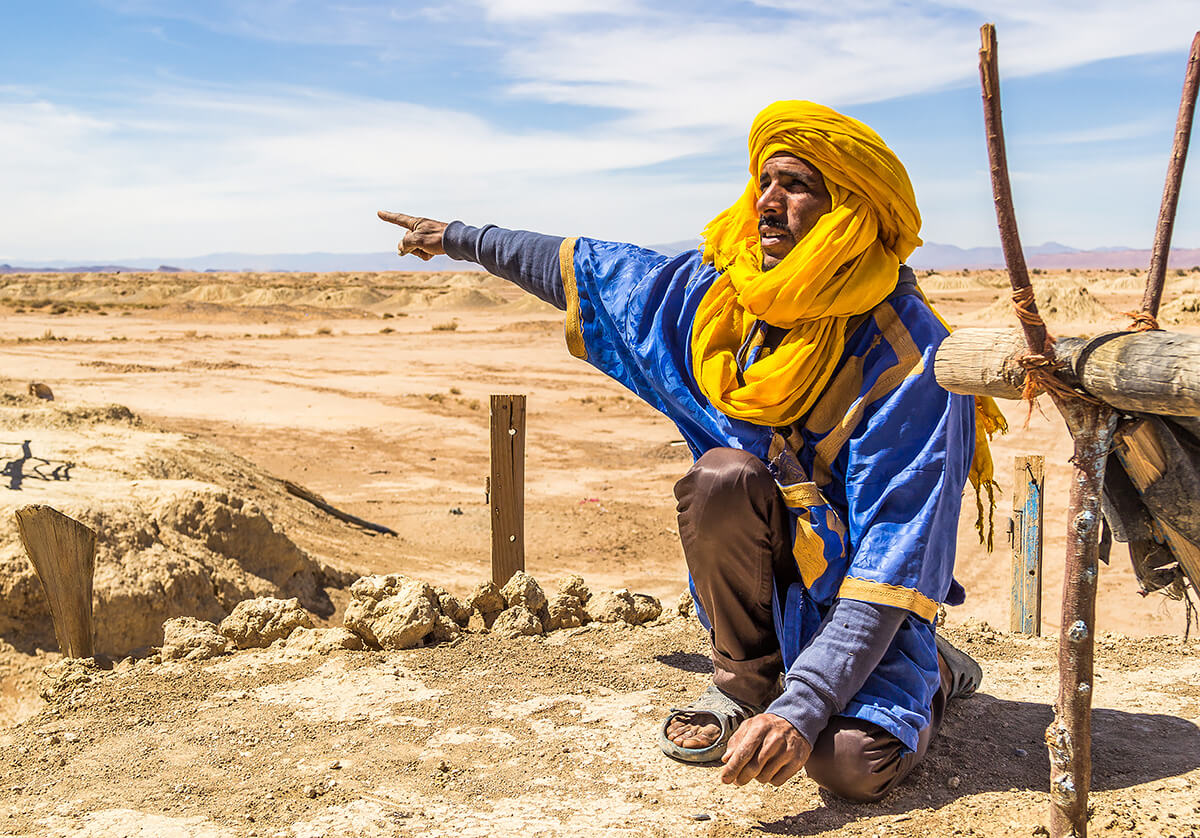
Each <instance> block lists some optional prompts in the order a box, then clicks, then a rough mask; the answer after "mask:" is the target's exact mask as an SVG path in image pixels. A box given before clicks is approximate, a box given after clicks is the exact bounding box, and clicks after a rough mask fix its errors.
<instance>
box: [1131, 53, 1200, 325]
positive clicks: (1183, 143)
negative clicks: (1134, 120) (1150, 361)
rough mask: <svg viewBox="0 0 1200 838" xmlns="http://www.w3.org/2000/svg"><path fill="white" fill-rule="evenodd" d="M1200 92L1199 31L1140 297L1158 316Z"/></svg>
mask: <svg viewBox="0 0 1200 838" xmlns="http://www.w3.org/2000/svg"><path fill="white" fill-rule="evenodd" d="M1198 90H1200V32H1197V33H1196V36H1195V37H1194V38H1193V39H1192V51H1191V52H1190V53H1189V54H1188V65H1187V72H1185V73H1184V77H1183V96H1182V97H1181V98H1180V100H1179V117H1178V118H1177V119H1176V122H1175V140H1174V142H1173V143H1172V144H1171V160H1170V162H1169V163H1168V164H1167V181H1166V184H1165V185H1164V186H1163V196H1162V205H1161V206H1160V208H1159V211H1158V226H1157V227H1156V228H1155V231H1154V249H1153V250H1152V251H1151V252H1150V272H1149V273H1148V274H1147V276H1146V293H1145V294H1144V295H1143V296H1142V311H1144V312H1146V313H1147V314H1149V315H1150V316H1151V317H1157V316H1158V304H1159V303H1160V302H1161V301H1162V292H1163V281H1164V279H1165V278H1166V275H1167V261H1168V259H1169V258H1170V255H1171V232H1172V230H1174V228H1175V208H1176V206H1178V204H1179V186H1180V183H1181V182H1182V181H1183V164H1184V163H1186V162H1187V153H1188V142H1189V140H1190V139H1191V136H1192V116H1193V115H1194V114H1195V112H1196V94H1197V91H1198Z"/></svg>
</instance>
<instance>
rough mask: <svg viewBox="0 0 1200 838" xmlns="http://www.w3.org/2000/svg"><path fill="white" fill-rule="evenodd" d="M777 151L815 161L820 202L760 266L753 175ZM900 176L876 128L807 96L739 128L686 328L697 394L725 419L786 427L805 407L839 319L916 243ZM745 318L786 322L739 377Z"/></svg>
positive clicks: (831, 350) (827, 370)
mask: <svg viewBox="0 0 1200 838" xmlns="http://www.w3.org/2000/svg"><path fill="white" fill-rule="evenodd" d="M781 151H782V152H786V153H788V154H792V155H795V156H796V157H800V158H802V159H804V160H806V161H807V162H808V163H809V164H811V165H813V166H815V167H816V168H817V170H818V171H820V173H821V175H822V176H823V177H824V179H825V186H826V188H827V189H828V190H829V194H830V197H831V199H832V207H831V209H830V211H829V212H827V213H825V214H824V215H822V216H821V217H820V218H819V219H818V220H817V222H816V224H815V225H814V226H813V228H812V230H810V231H809V232H808V234H807V235H806V236H805V237H804V238H803V239H801V240H800V241H799V242H797V243H796V245H795V247H793V248H792V251H791V253H789V254H788V255H787V256H786V257H785V258H784V259H783V261H781V262H780V263H779V264H778V265H776V266H775V267H774V268H773V269H771V270H769V271H764V270H763V269H762V250H761V248H760V245H759V239H758V210H757V209H756V207H755V205H756V203H757V202H758V199H759V197H760V195H761V192H760V190H759V186H758V179H759V174H760V173H761V172H762V167H763V164H764V163H765V162H766V161H767V158H769V157H771V156H772V155H773V154H776V153H778V152H781ZM920 228H921V214H920V212H919V211H918V210H917V202H916V198H915V197H914V196H913V190H912V184H910V183H909V180H908V174H907V173H906V172H905V171H904V166H903V165H902V164H901V163H900V161H899V160H898V159H896V155H895V154H893V153H892V150H891V149H890V148H888V147H887V145H886V144H884V142H883V140H882V139H880V137H879V135H878V134H876V133H875V132H874V131H872V130H871V129H870V128H868V127H867V126H866V125H863V124H862V123H861V122H859V121H858V120H856V119H851V118H850V117H848V116H843V115H842V114H839V113H838V112H837V111H834V110H832V109H830V108H827V107H825V106H824V105H816V104H813V103H812V102H776V103H775V104H773V105H770V106H769V107H767V108H766V109H765V110H764V111H763V112H762V113H760V114H759V115H758V116H757V117H756V118H755V120H754V125H753V127H752V128H751V129H750V182H749V183H748V184H747V185H746V190H745V192H743V193H742V197H741V198H739V199H738V200H737V203H735V204H734V205H733V206H731V207H730V208H729V209H727V210H725V211H724V212H723V213H721V214H720V215H718V216H717V217H716V218H714V219H713V220H712V221H710V222H709V224H708V226H707V227H706V228H705V229H704V241H705V247H704V256H705V259H706V260H708V261H709V262H711V263H713V265H715V267H716V268H717V270H719V271H721V276H720V277H719V278H718V279H717V280H716V281H715V282H714V283H713V285H712V287H711V288H710V289H709V290H708V292H707V293H706V294H705V296H704V299H703V300H702V301H701V303H700V307H699V309H698V310H697V312H696V322H695V325H694V326H693V329H692V347H691V349H692V366H693V369H694V370H695V375H696V382H697V384H698V385H699V386H700V389H701V391H702V392H703V393H704V395H705V396H707V397H708V399H709V401H711V402H712V403H713V404H714V405H715V406H716V407H717V408H719V409H720V410H721V411H722V412H724V413H727V414H729V415H730V416H736V417H737V418H739V419H745V420H747V421H749V422H755V423H757V424H760V425H787V424H790V423H792V422H795V421H796V420H797V419H799V418H800V417H801V416H803V415H804V414H805V413H806V412H807V411H808V410H809V408H811V407H812V406H813V404H814V403H815V402H816V400H817V398H818V397H819V396H820V395H821V392H822V391H823V390H824V388H825V384H826V383H827V382H828V381H829V378H830V376H831V375H832V374H833V369H834V367H835V366H836V365H837V362H838V360H839V359H840V358H841V357H842V351H843V349H844V348H845V337H846V336H845V327H846V323H847V322H848V321H849V319H850V318H851V317H854V316H855V315H858V314H865V313H866V312H868V311H870V310H871V309H872V308H874V307H875V306H877V305H878V304H879V303H881V302H883V300H884V299H885V298H886V297H887V295H888V294H890V293H891V292H892V290H893V289H894V288H895V287H896V279H897V270H898V268H899V266H900V262H901V260H903V259H905V258H906V257H907V256H908V255H909V254H910V253H912V252H913V250H914V249H916V248H917V247H918V246H919V245H920V244H921V239H920V237H919V236H918V232H919V231H920ZM756 320H765V321H766V322H767V323H770V324H771V325H773V326H782V327H784V328H787V329H790V330H791V331H790V332H789V333H788V335H787V337H786V338H784V340H783V342H782V343H781V344H780V346H779V348H778V349H776V350H775V351H774V352H773V353H772V354H771V355H769V356H768V357H766V358H764V359H762V360H760V361H758V362H757V363H755V364H754V365H753V366H752V367H750V369H748V370H746V371H745V372H744V374H743V379H742V380H739V370H738V365H737V357H736V356H737V351H738V349H739V347H741V345H742V343H743V341H744V340H745V338H746V336H747V334H748V333H749V330H750V328H751V327H752V326H753V325H754V322H755V321H756Z"/></svg>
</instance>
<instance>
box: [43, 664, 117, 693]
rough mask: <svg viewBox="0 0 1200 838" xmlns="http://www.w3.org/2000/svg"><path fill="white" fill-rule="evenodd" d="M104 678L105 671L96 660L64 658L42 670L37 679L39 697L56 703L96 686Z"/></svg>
mask: <svg viewBox="0 0 1200 838" xmlns="http://www.w3.org/2000/svg"><path fill="white" fill-rule="evenodd" d="M103 676H104V671H103V670H102V669H100V666H99V664H97V663H96V661H95V659H94V658H63V659H62V660H59V661H55V662H54V663H52V664H50V665H49V666H47V667H45V668H44V669H42V671H41V673H40V674H39V675H38V679H37V687H38V695H40V696H41V697H42V698H44V699H46V700H47V701H54V700H56V699H58V698H59V697H61V696H63V695H66V694H69V693H73V692H74V691H75V690H77V689H79V688H81V687H86V686H88V685H89V684H94V683H95V682H96V681H99V680H100V679H101V678H102V677H103Z"/></svg>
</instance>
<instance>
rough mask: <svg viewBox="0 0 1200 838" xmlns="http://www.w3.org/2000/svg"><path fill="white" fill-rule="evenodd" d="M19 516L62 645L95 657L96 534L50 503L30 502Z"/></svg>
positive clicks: (64, 649) (80, 654)
mask: <svg viewBox="0 0 1200 838" xmlns="http://www.w3.org/2000/svg"><path fill="white" fill-rule="evenodd" d="M16 518H17V533H18V534H19V535H20V537H21V543H22V544H23V545H24V546H25V552H26V553H28V554H29V560H30V561H31V562H33V569H34V570H35V571H37V575H38V579H40V580H41V582H42V590H43V591H45V593H46V603H47V604H48V605H49V606H50V619H51V620H52V621H53V622H54V634H55V636H56V637H57V638H58V647H59V649H60V650H62V653H63V654H64V655H65V656H67V657H68V658H90V657H92V656H93V655H95V653H96V648H95V630H94V628H93V623H92V578H93V575H94V573H95V569H96V533H94V532H93V531H92V530H91V529H89V528H88V527H86V526H84V525H83V524H81V523H79V522H78V521H76V520H74V519H73V518H68V517H67V516H66V515H63V514H62V513H61V512H59V511H58V510H56V509H51V508H50V507H49V506H26V507H24V508H22V509H18V510H17V515H16Z"/></svg>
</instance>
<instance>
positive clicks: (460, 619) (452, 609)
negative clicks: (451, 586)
mask: <svg viewBox="0 0 1200 838" xmlns="http://www.w3.org/2000/svg"><path fill="white" fill-rule="evenodd" d="M433 592H434V594H435V595H436V596H437V606H438V610H439V611H441V612H442V613H443V614H445V615H446V616H447V617H449V618H450V619H451V620H453V621H454V622H455V623H457V624H458V625H459V626H461V627H463V628H466V625H467V623H469V622H470V621H471V609H470V608H469V607H468V606H466V605H464V604H463V603H462V602H461V601H459V599H458V597H456V596H454V594H452V593H450V592H449V591H445V590H442V589H441V588H434V589H433Z"/></svg>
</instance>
